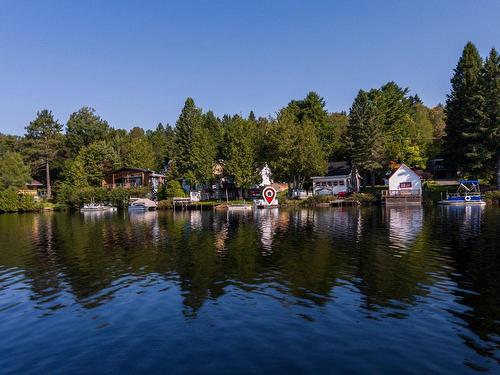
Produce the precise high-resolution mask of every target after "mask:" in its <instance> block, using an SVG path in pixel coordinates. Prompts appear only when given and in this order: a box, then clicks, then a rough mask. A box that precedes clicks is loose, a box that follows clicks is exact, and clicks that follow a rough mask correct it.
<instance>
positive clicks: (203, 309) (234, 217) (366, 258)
mask: <svg viewBox="0 0 500 375" xmlns="http://www.w3.org/2000/svg"><path fill="white" fill-rule="evenodd" d="M499 217H500V213H499V210H498V209H497V208H484V207H482V208H481V207H437V208H429V209H427V208H426V209H424V208H421V207H400V208H398V207H387V208H363V209H359V208H345V209H318V210H290V211H289V210H278V209H274V210H255V211H254V212H212V211H208V212H200V211H188V212H147V213H127V212H117V213H85V214H84V213H80V214H64V213H44V214H37V215H32V214H25V215H0V249H1V250H0V314H3V315H4V316H5V315H7V314H19V313H20V312H21V313H22V312H24V313H26V311H35V312H37V313H36V319H41V318H42V319H44V317H45V319H48V318H49V317H50V316H53V315H57V314H67V315H71V316H84V315H85V314H86V312H92V311H93V310H95V311H102V309H103V308H106V307H107V308H110V309H112V311H113V312H114V311H117V310H118V309H122V310H120V311H122V312H123V310H127V311H128V310H130V311H129V312H130V313H132V311H133V309H138V310H140V309H141V308H143V309H144V308H146V307H145V306H142V305H141V304H142V303H144V302H141V300H139V297H137V298H138V299H135V298H134V297H133V295H137V296H140V295H141V294H148V293H149V294H152V295H154V298H153V297H151V298H148V299H147V300H146V301H147V304H149V308H150V309H151V310H152V309H153V308H157V307H158V308H159V307H160V306H161V304H162V303H166V302H165V300H164V298H166V297H165V296H164V294H168V295H169V296H170V300H169V301H173V302H169V303H171V304H174V305H168V306H169V309H170V310H169V311H170V314H173V315H175V314H176V313H179V312H180V313H181V314H182V317H183V319H184V321H185V322H186V323H185V324H187V323H189V322H193V323H194V322H196V321H197V320H201V321H207V322H208V323H207V324H209V326H210V323H209V322H210V318H209V317H207V314H209V312H210V314H209V315H210V316H216V315H217V312H218V313H220V314H221V315H224V316H225V317H226V316H227V315H226V314H227V313H226V312H225V311H227V310H231V311H232V312H233V314H237V313H238V309H239V308H241V306H242V305H245V306H246V308H249V306H252V307H251V308H252V309H253V310H254V312H255V314H256V315H255V318H254V319H255V320H256V321H257V319H258V314H262V316H266V314H268V313H269V311H268V310H266V309H274V310H273V311H274V312H273V314H275V317H276V319H279V318H280V314H282V315H283V316H285V315H286V314H288V313H290V312H292V313H293V314H294V316H297V317H298V318H299V319H300V320H301V321H302V323H301V324H306V326H307V325H308V324H312V323H314V322H322V323H323V324H325V327H328V324H330V327H331V326H335V324H337V325H339V324H340V322H342V328H340V331H339V332H341V333H344V334H345V335H348V334H350V333H353V332H352V331H350V330H349V324H357V323H356V322H360V321H363V322H366V323H363V324H364V325H365V326H364V327H365V328H366V329H367V334H369V332H372V333H373V335H374V336H376V335H378V334H381V333H380V332H379V331H375V330H377V329H379V328H378V327H379V326H377V324H379V325H380V324H382V323H383V324H385V323H386V322H392V323H391V324H392V325H397V324H403V323H402V322H404V321H408V322H411V324H410V323H409V324H408V326H405V327H404V330H403V329H402V328H400V332H404V334H405V335H407V336H402V337H401V340H408V338H411V337H412V335H413V334H414V335H416V336H418V335H419V334H424V332H425V334H426V335H428V336H429V337H432V332H433V330H439V329H444V328H443V327H444V326H446V331H443V335H449V336H450V337H455V338H456V339H458V341H457V342H459V343H461V344H460V345H462V346H460V347H459V349H457V347H453V345H457V344H456V342H454V341H453V340H454V339H450V338H449V337H448V336H447V337H446V339H445V338H440V337H437V338H434V344H437V345H439V344H443V345H445V343H448V344H449V345H451V347H450V348H449V350H459V351H463V353H464V354H463V355H462V357H461V358H462V360H463V363H462V365H466V366H468V367H467V368H468V369H474V370H488V369H491V368H495V366H497V365H498V363H499V343H500V341H499V336H500V329H499V321H500V280H499V275H500V272H499V269H500V256H499V252H498V248H497V247H498V245H497V243H498V241H499V238H498V237H499V233H500V230H499V229H500V228H499ZM127 290H129V291H133V295H132V294H130V293H131V292H127ZM169 293H171V294H169ZM149 294H148V295H149ZM124 296H126V298H127V304H124V303H123V302H122V300H123V298H124ZM26 299H27V300H26ZM177 300H178V301H179V304H178V305H175V303H176V302H175V301H177ZM142 301H144V300H142ZM160 301H161V302H160ZM270 301H272V302H270ZM270 303H277V304H278V306H279V308H278V307H270V306H271V305H269V304H270ZM272 306H275V305H272ZM164 307H165V306H164ZM148 311H149V310H148ZM284 311H287V313H285V312H284ZM92 314H93V313H92ZM332 314H333V315H335V314H337V315H336V316H337V318H338V319H339V321H338V322H337V323H333V322H332V321H331V319H332V316H333V315H332ZM26 315H27V316H28V318H27V319H35V318H33V317H31V318H30V316H31V315H30V314H27V313H26ZM436 317H437V318H436ZM12 319H14V318H12ZM234 319H237V318H236V317H234ZM109 320H110V321H112V319H111V318H110V319H109ZM370 321H372V322H373V323H369V322H370ZM328 322H330V323H328ZM377 322H379V323H377ZM396 322H401V323H396ZM11 323H12V322H10V323H9V324H11ZM252 323H255V324H257V323H256V322H252ZM327 323H328V324H327ZM109 324H111V323H110V322H109V321H107V322H104V323H103V326H102V327H106V326H108V325H109ZM346 324H347V326H346ZM440 324H441V325H442V326H440ZM412 325H414V326H418V329H417V328H415V330H414V332H412V329H413V328H410V327H412ZM306 326H300V327H302V328H296V329H297V330H298V332H297V334H300V330H305V328H304V327H306ZM259 327H260V328H262V327H266V329H268V330H271V331H272V329H273V325H272V324H270V323H269V322H267V321H265V323H261V326H259ZM336 327H337V326H336ZM339 327H340V325H339ZM384 327H385V325H384ZM3 328H5V327H3V326H2V324H1V323H0V332H2V331H3ZM48 329H49V330H50V328H48ZM292 329H293V328H292ZM352 329H353V328H352ZM387 329H388V328H387ZM394 329H396V328H394ZM304 332H306V331H304ZM393 333H394V335H396V333H395V331H394V332H393ZM242 334H243V333H242ZM400 334H401V333H400ZM305 335H306V337H307V335H310V332H308V333H307V334H305ZM401 335H403V334H401ZM12 340H13V341H15V339H14V338H13V339H12ZM345 340H347V339H345ZM422 340H423V341H422V343H425V340H424V339H422ZM428 340H430V341H432V340H431V339H430V338H428ZM450 340H451V341H453V343H454V344H453V343H450ZM346 345H347V344H346ZM415 345H417V343H415ZM1 346H2V345H0V347H1ZM467 348H469V349H470V350H471V351H470V352H468V351H467V350H468V349H467ZM391 350H393V351H397V349H396V348H391ZM471 353H474V355H472V354H471ZM471 358H472V359H471ZM450 361H451V359H450ZM320 363H321V361H320ZM318 366H319V365H318ZM298 368H300V367H298ZM296 369H297V368H296ZM424 369H427V370H428V369H432V368H424Z"/></svg>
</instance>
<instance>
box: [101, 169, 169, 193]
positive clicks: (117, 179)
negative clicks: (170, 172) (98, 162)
mask: <svg viewBox="0 0 500 375" xmlns="http://www.w3.org/2000/svg"><path fill="white" fill-rule="evenodd" d="M164 182H165V176H164V175H162V174H159V173H155V172H153V171H152V170H150V169H142V168H128V167H125V168H120V169H118V170H116V171H113V172H111V173H108V174H107V175H106V176H104V181H103V186H104V187H107V188H108V189H114V188H117V187H125V188H135V187H149V186H151V185H153V186H154V187H157V186H158V185H159V184H163V183H164Z"/></svg>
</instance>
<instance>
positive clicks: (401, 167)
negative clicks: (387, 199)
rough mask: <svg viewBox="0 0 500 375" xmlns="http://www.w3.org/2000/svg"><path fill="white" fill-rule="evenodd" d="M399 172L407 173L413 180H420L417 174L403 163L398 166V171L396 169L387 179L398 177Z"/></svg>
mask: <svg viewBox="0 0 500 375" xmlns="http://www.w3.org/2000/svg"><path fill="white" fill-rule="evenodd" d="M400 170H404V171H405V172H407V173H408V174H410V175H412V176H413V177H414V178H416V179H419V180H420V176H419V175H418V174H416V173H415V171H414V170H413V169H411V168H410V167H408V166H407V165H406V164H404V163H401V165H400V166H399V168H398V169H396V170H395V171H394V172H392V173H391V175H390V176H389V177H388V179H389V180H390V179H391V178H392V177H394V176H397V175H398V172H399V171H400Z"/></svg>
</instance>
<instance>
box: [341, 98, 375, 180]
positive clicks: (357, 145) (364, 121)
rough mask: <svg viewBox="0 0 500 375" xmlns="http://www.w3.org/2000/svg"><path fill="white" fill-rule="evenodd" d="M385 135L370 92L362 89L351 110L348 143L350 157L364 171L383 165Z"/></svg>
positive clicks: (370, 170) (371, 170) (373, 169)
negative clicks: (369, 94)
mask: <svg viewBox="0 0 500 375" xmlns="http://www.w3.org/2000/svg"><path fill="white" fill-rule="evenodd" d="M382 137H383V135H382V130H381V125H380V122H379V114H378V110H377V107H376V106H375V104H374V103H373V101H372V100H370V98H369V96H368V94H367V93H366V92H365V91H363V90H360V91H359V93H358V95H357V96H356V99H354V103H353V105H352V107H351V111H350V112H349V124H348V126H347V144H348V147H349V154H350V159H351V161H352V163H353V165H355V166H356V167H357V168H359V169H360V170H362V171H368V172H373V171H376V170H378V169H380V168H381V167H382V160H383V156H382V155H383V150H382V148H383V138H382Z"/></svg>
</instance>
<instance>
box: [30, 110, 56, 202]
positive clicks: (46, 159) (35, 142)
mask: <svg viewBox="0 0 500 375" xmlns="http://www.w3.org/2000/svg"><path fill="white" fill-rule="evenodd" d="M61 131H62V125H61V124H59V122H57V121H56V120H54V116H53V115H52V112H51V111H49V110H47V109H44V110H42V111H39V112H37V116H36V119H35V120H33V121H31V122H30V124H29V125H28V126H27V127H26V140H27V141H28V144H29V148H28V149H27V151H28V153H29V155H30V157H31V160H32V161H33V165H34V167H35V169H40V168H41V167H44V168H45V178H46V186H47V199H50V198H51V179H50V162H51V161H52V160H53V159H54V158H55V157H56V155H57V153H58V151H59V147H60V145H61V140H62V134H61Z"/></svg>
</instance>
